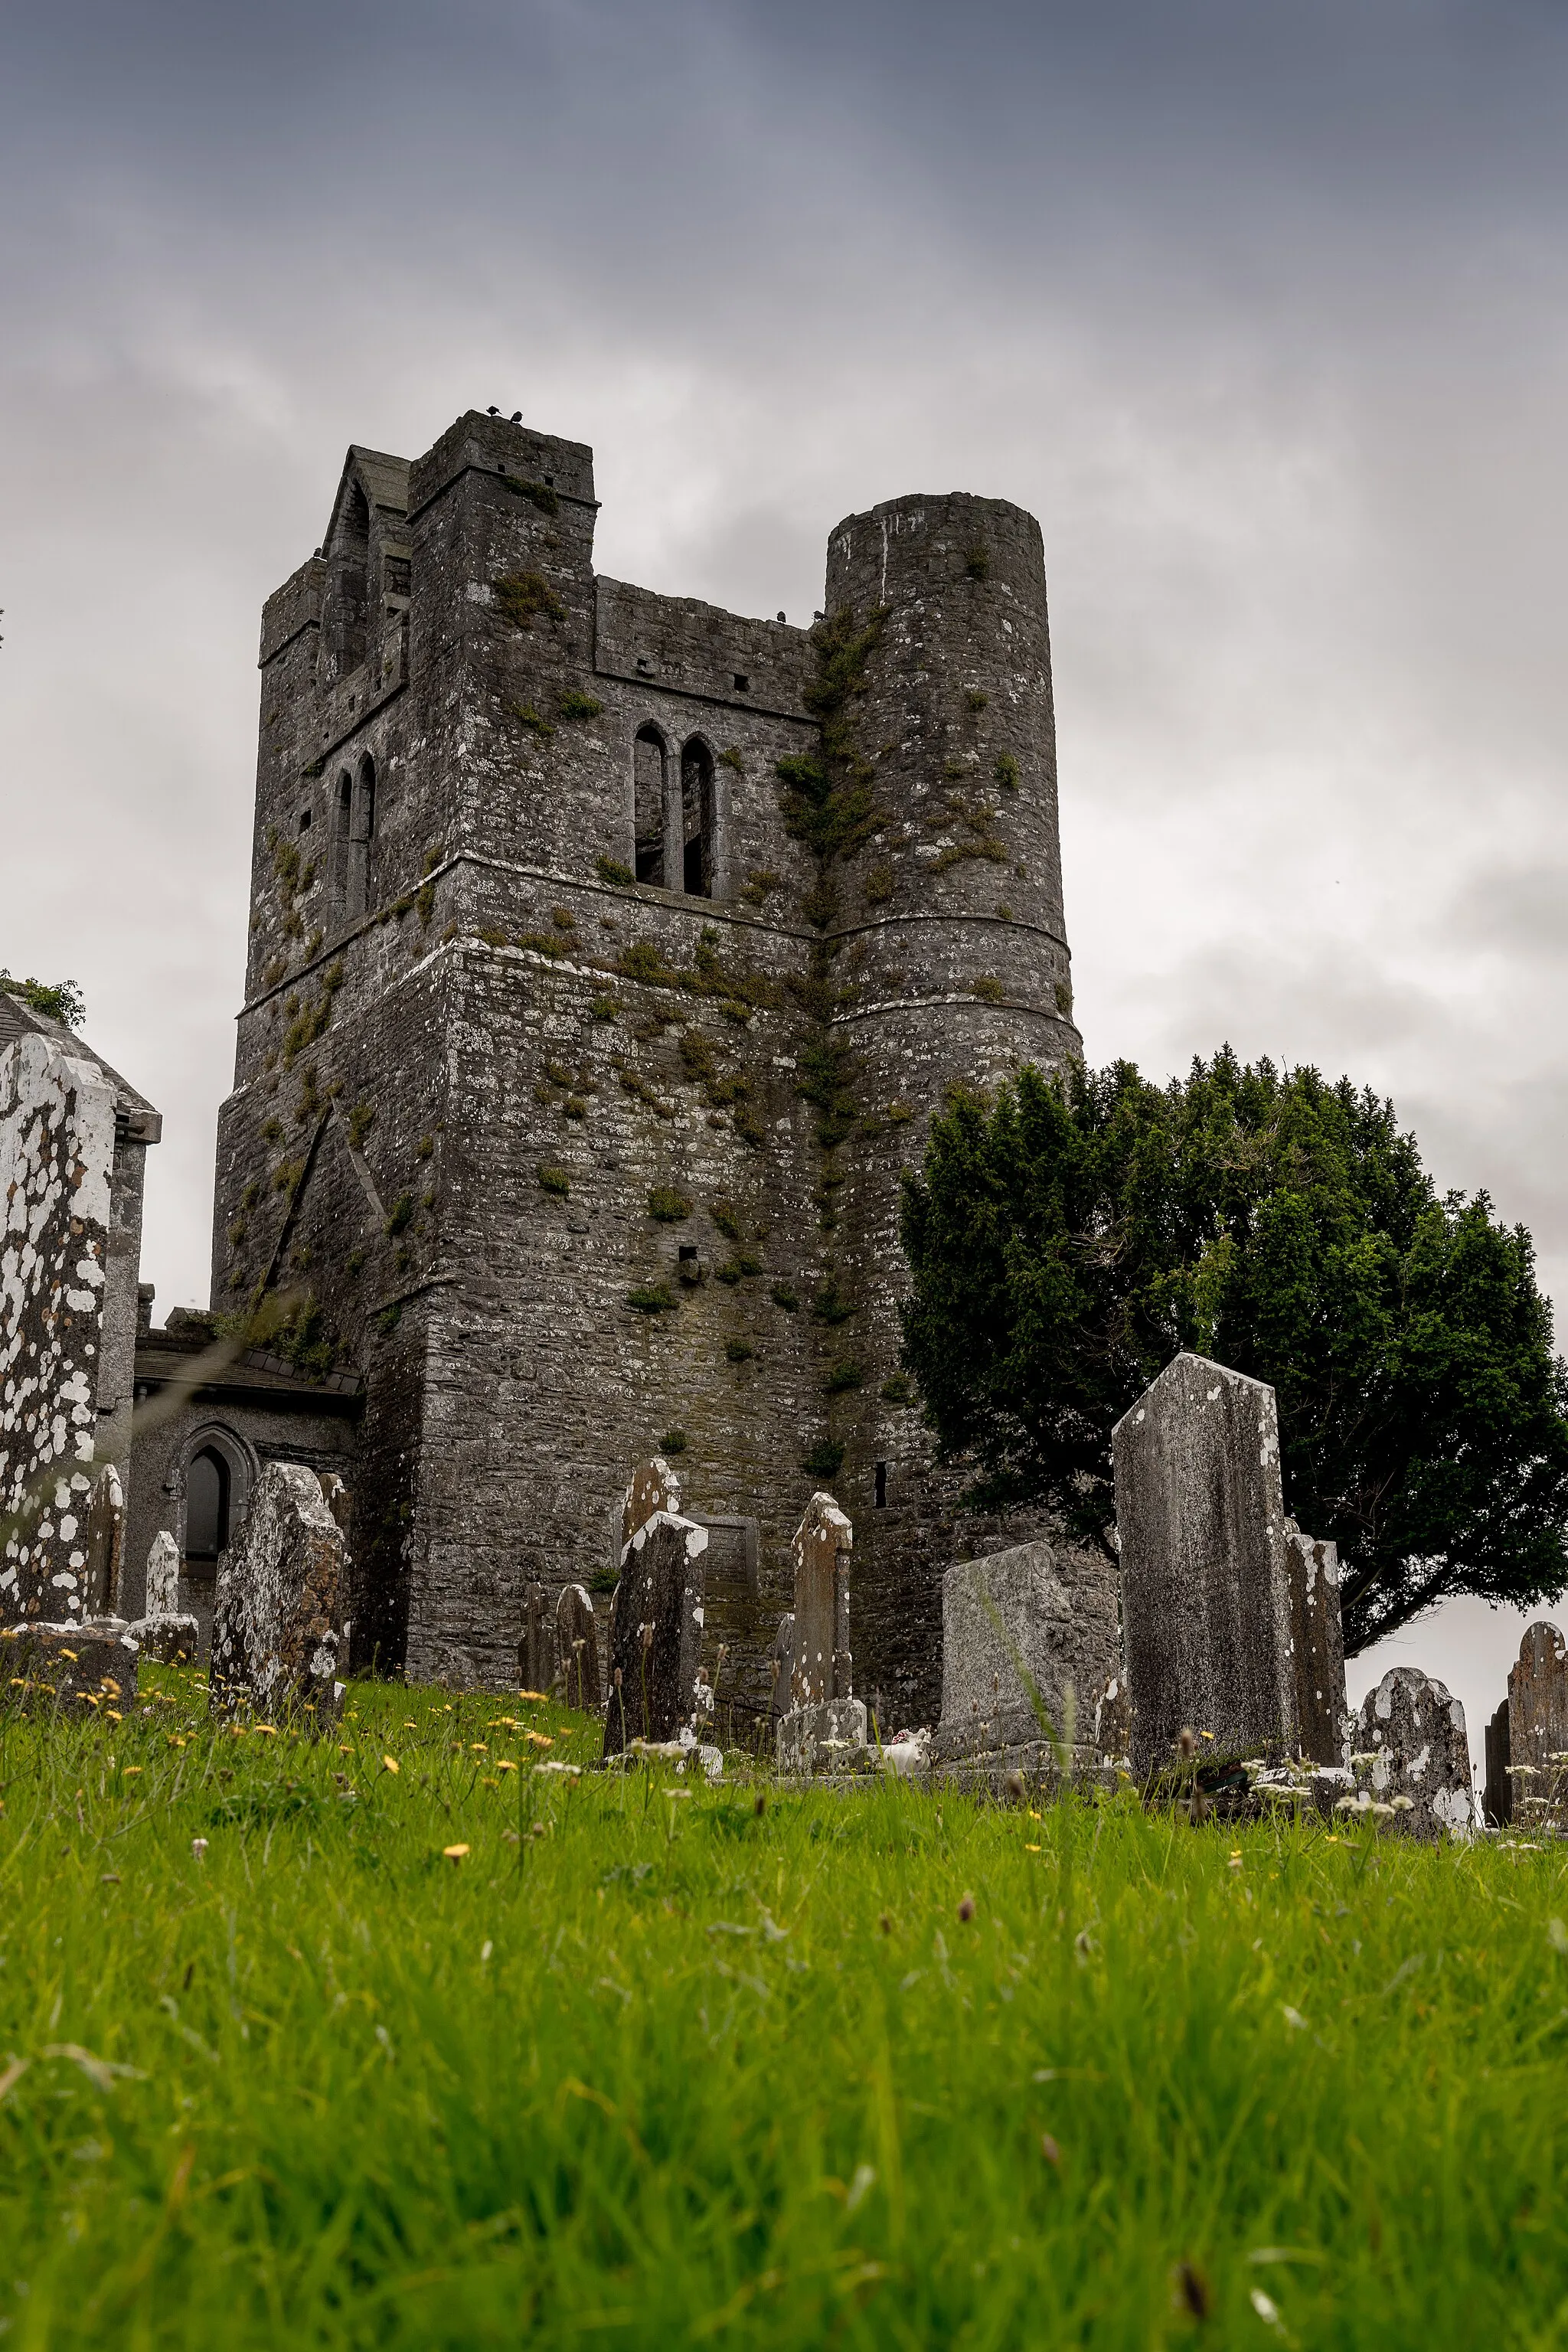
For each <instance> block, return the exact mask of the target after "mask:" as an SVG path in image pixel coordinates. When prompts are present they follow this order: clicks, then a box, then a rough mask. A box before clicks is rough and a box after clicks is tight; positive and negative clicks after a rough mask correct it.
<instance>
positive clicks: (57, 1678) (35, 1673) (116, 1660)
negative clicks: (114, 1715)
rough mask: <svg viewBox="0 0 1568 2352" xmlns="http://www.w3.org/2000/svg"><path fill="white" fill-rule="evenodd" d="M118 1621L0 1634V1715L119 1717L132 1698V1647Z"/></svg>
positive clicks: (11, 1628) (31, 1626)
mask: <svg viewBox="0 0 1568 2352" xmlns="http://www.w3.org/2000/svg"><path fill="white" fill-rule="evenodd" d="M127 1634H128V1628H127V1627H126V1626H124V1625H122V1624H121V1622H120V1621H119V1619H118V1618H113V1617H110V1618H103V1619H100V1621H99V1622H97V1623H96V1624H90V1623H89V1624H76V1623H70V1624H65V1625H45V1624H42V1623H39V1622H36V1621H35V1622H29V1623H27V1624H21V1625H8V1626H6V1627H5V1628H4V1630H0V1711H3V1710H4V1709H5V1707H6V1706H17V1707H20V1708H21V1709H22V1710H23V1711H24V1712H26V1713H28V1714H35V1715H36V1714H38V1713H40V1712H43V1711H46V1710H47V1711H49V1712H53V1711H54V1710H55V1709H57V1708H58V1709H59V1710H60V1711H62V1712H65V1711H68V1712H69V1713H70V1714H72V1715H74V1716H77V1717H82V1716H86V1715H87V1714H89V1712H91V1713H94V1714H102V1713H103V1712H105V1711H106V1710H108V1709H114V1710H116V1711H117V1712H119V1713H124V1712H125V1710H126V1709H127V1708H129V1707H130V1706H132V1705H133V1703H134V1701H135V1698H136V1659H137V1652H136V1645H135V1643H133V1642H132V1641H130V1640H129V1639H128V1638H127Z"/></svg>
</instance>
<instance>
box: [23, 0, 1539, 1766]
mask: <svg viewBox="0 0 1568 2352" xmlns="http://www.w3.org/2000/svg"><path fill="white" fill-rule="evenodd" d="M1565 100H1568V12H1565V11H1563V9H1562V8H1561V6H1560V5H1510V0H1487V5H1484V6H1483V5H1468V6H1466V5H1452V6H1442V5H1419V0H1341V5H1336V0H1314V5H1312V6H1311V7H1310V8H1295V9H1292V8H1288V7H1286V6H1284V5H1278V0H1276V5H1268V0H1236V5H1218V0H1182V5H1172V0H1149V5H1127V4H1126V0H1097V5H1088V0H1084V4H1083V5H1077V6H1071V7H1067V6H1060V5H1050V4H1049V0H1026V5H999V0H964V5H962V6H960V5H952V0H947V5H942V6H940V7H938V6H934V5H928V0H918V4H917V0H910V5H875V0H831V5H826V0H790V5H787V6H785V5H771V6H770V5H760V0H725V4H724V5H721V0H625V5H621V4H620V0H553V5H551V0H512V5H504V0H495V4H494V5H479V0H440V5H433V0H425V5H420V6H414V5H407V0H376V5H374V7H373V6H370V5H344V0H311V5H309V6H306V5H300V0H270V5H267V6H265V7H258V6H254V5H245V6H236V5H225V0H202V5H174V0H171V4H170V5H137V0H113V5H79V0H51V5H48V6H47V7H45V6H43V5H39V0H33V5H30V6H28V5H24V6H19V7H14V8H12V9H10V10H8V11H6V12H5V17H4V25H3V29H0V199H3V206H0V254H3V257H4V258H3V261H0V269H3V273H4V277H3V289H0V290H3V296H4V309H3V311H0V320H3V329H0V401H3V404H4V416H3V425H4V431H3V435H0V516H3V525H4V539H3V544H0V602H3V603H4V604H5V621H4V624H3V626H4V630H5V640H6V642H5V648H4V651H3V652H0V761H3V763H4V764H3V768H0V775H3V777H4V793H5V802H4V811H5V825H4V835H3V839H4V845H5V862H4V867H3V874H4V888H3V894H0V963H5V964H8V965H9V967H10V969H11V970H12V971H19V972H31V973H37V974H38V975H39V976H40V977H44V978H49V979H52V978H57V977H58V976H60V975H62V974H69V975H70V976H72V977H74V978H75V979H76V980H77V981H78V982H79V983H80V985H81V986H82V988H83V990H84V991H85V993H86V997H87V1002H88V1010H89V1020H88V1032H89V1035H90V1036H91V1038H92V1040H93V1042H94V1044H95V1045H97V1046H98V1047H99V1048H100V1050H101V1051H102V1052H103V1053H105V1054H106V1055H108V1056H109V1057H110V1059H111V1060H113V1061H114V1062H116V1063H117V1064H118V1065H119V1066H121V1068H122V1069H123V1070H124V1072H125V1073H126V1075H127V1076H129V1077H131V1078H132V1080H133V1081H134V1082H135V1083H136V1084H137V1085H138V1086H139V1087H142V1090H143V1091H144V1092H145V1093H147V1094H149V1095H151V1096H152V1097H153V1099H154V1100H155V1101H156V1102H157V1103H158V1105H159V1106H160V1108H162V1110H163V1114H164V1122H165V1123H164V1141H163V1145H162V1146H161V1148H160V1149H159V1150H157V1151H156V1152H155V1153H154V1154H153V1165H152V1169H151V1171H150V1181H149V1197H148V1217H147V1237H146V1248H145V1255H144V1261H143V1273H144V1276H147V1277H149V1278H151V1279H152V1280H153V1281H154V1282H155V1283H156V1285H157V1287H158V1299H159V1307H158V1312H159V1317H160V1319H161V1318H162V1315H163V1312H164V1311H165V1310H166V1309H167V1307H169V1306H171V1305H174V1304H179V1303H182V1302H201V1303H205V1297H206V1281H207V1275H206V1267H207V1251H208V1226H209V1214H210V1191H211V1155H212V1144H213V1132H214V1119H215V1114H216V1105H217V1102H218V1100H219V1098H220V1097H221V1096H222V1094H223V1093H224V1091H225V1090H226V1085H227V1083H228V1079H229V1075H230V1069H231V1057H232V1021H233V1014H234V1013H235V1010H236V1008H237V1004H238V1001H239V989H240V981H241V972H242V965H243V945H244V929H245V911H246V892H247V858H248V837H249V824H250V803H251V788H252V776H253V760H254V744H255V721H256V699H257V681H256V675H255V668H254V663H255V652H256V636H257V622H258V607H259V605H260V603H261V600H262V598H263V596H264V595H265V594H266V593H268V590H269V589H271V588H272V587H273V586H275V585H276V584H277V583H278V582H279V581H280V580H281V579H282V578H283V577H284V576H285V575H286V574H287V573H288V572H289V571H291V570H292V569H293V567H294V566H295V565H296V564H297V563H298V562H300V560H301V559H302V558H303V557H304V556H306V555H308V554H309V553H310V550H311V549H312V548H313V547H314V546H315V545H316V543H317V541H319V540H320V538H321V533H322V530H323V529H324V527H325V523H326V519H327V512H328V508H329V505H330V501H331V494H332V490H333V488H334V486H335V483H336V480H337V476H338V471H339V467H340V466H341V463H342V453H343V449H344V447H345V446H346V444H347V443H348V442H349V441H350V440H351V439H353V440H358V441H363V442H367V443H369V444H371V445H372V446H377V447H380V448H384V449H392V450H396V451H399V452H402V453H403V454H405V455H407V456H413V455H416V453H417V452H419V451H420V450H422V449H424V448H426V447H427V446H429V444H430V443H431V442H432V441H433V440H434V439H435V437H436V436H437V434H438V433H439V432H440V431H441V429H442V428H443V427H444V426H445V425H447V423H448V422H449V421H450V419H451V418H452V417H453V416H454V415H457V414H458V412H459V411H460V410H462V409H463V408H466V407H468V406H469V405H478V406H479V407H484V406H486V405H487V404H489V403H490V402H492V401H493V402H496V403H498V404H500V405H501V406H502V407H503V408H505V409H508V410H510V409H513V408H521V410H522V411H523V414H524V415H525V417H526V419H527V421H528V422H529V423H530V424H532V425H540V426H542V427H544V428H546V429H548V430H550V431H553V432H558V433H563V434H566V435H569V436H574V437H576V438H580V439H584V440H587V441H591V442H592V443H593V444H594V445H595V452H596V457H597V471H598V487H599V494H600V496H601V498H602V499H603V500H604V511H603V514H602V515H601V518H600V523H599V538H598V561H599V563H600V567H601V569H603V570H605V571H606V572H614V573H616V574H618V575H620V576H622V577H625V578H630V579H634V580H638V581H641V582H644V583H647V585H650V586H652V587H656V588H660V589H664V590H668V591H673V592H677V593H685V594H689V595H699V596H705V597H709V598H711V599H713V600H714V601H716V602H719V603H721V604H728V605H731V606H732V607H735V608H737V609H739V610H741V611H742V612H752V613H772V612H775V611H777V610H778V609H780V607H783V608H784V609H785V610H787V612H788V613H789V615H790V618H791V619H792V620H803V619H807V618H809V616H810V613H811V611H812V608H813V606H814V605H816V604H818V603H819V602H820V601H821V587H822V566H823V550H824V543H825V540H826V533H827V530H829V528H830V526H831V525H832V524H833V523H834V522H835V521H836V520H837V519H838V518H839V517H840V515H842V514H844V513H845V512H847V511H849V510H851V509H857V508H863V507H866V506H868V505H870V504H871V503H872V502H873V501H875V500H876V499H883V498H887V497H889V496H892V495H894V494H896V493H898V492H900V491H906V490H943V489H948V488H966V489H973V490H978V491H982V492H985V493H989V494H993V495H996V496H1001V497H1006V498H1009V499H1016V500H1018V501H1019V502H1020V503H1022V504H1023V505H1025V506H1026V507H1028V508H1030V509H1032V510H1033V512H1034V513H1036V514H1037V516H1038V517H1039V519H1040V521H1041V524H1042V526H1043V528H1044V531H1045V538H1046V550H1047V567H1048V571H1049V576H1050V584H1051V596H1052V617H1053V637H1054V649H1055V663H1056V683H1057V698H1058V714H1059V725H1060V755H1061V779H1062V786H1061V798H1062V819H1063V828H1064V836H1065V838H1064V851H1065V860H1066V874H1067V888H1068V931H1069V935H1070V938H1071V940H1072V944H1073V948H1074V952H1075V964H1076V980H1077V989H1078V1010H1079V1020H1080V1022H1081V1024H1082V1027H1083V1032H1084V1036H1085V1041H1086V1045H1087V1049H1088V1051H1089V1055H1090V1057H1091V1059H1093V1060H1095V1061H1104V1060H1106V1059H1109V1058H1110V1056H1111V1055H1131V1057H1132V1058H1134V1059H1135V1060H1137V1061H1138V1062H1139V1063H1140V1064H1141V1065H1142V1066H1143V1067H1144V1068H1145V1069H1146V1070H1147V1071H1149V1072H1150V1073H1152V1074H1153V1075H1156V1076H1164V1075H1166V1074H1168V1073H1170V1072H1172V1071H1175V1070H1180V1069H1183V1068H1184V1066H1185V1065H1186V1063H1187V1061H1188V1060H1189V1058H1190V1057H1191V1055H1193V1054H1194V1053H1199V1052H1203V1053H1206V1052H1208V1051H1210V1050H1212V1048H1213V1047H1214V1046H1215V1045H1217V1044H1218V1043H1219V1042H1220V1041H1221V1040H1222V1039H1223V1038H1226V1037H1228V1038H1229V1039H1230V1040H1231V1041H1232V1042H1233V1044H1234V1045H1236V1046H1237V1049H1238V1050H1239V1051H1241V1052H1243V1053H1244V1054H1247V1055H1255V1054H1259V1053H1269V1054H1272V1055H1274V1056H1275V1057H1276V1058H1277V1059H1279V1060H1282V1061H1287V1062H1297V1061H1303V1060H1307V1061H1312V1062H1315V1063H1317V1064H1318V1065H1319V1066H1321V1067H1322V1068H1324V1069H1325V1070H1327V1071H1329V1072H1331V1073H1333V1074H1337V1073H1338V1072H1339V1071H1340V1070H1342V1069H1344V1070H1348V1071H1350V1072H1351V1073H1352V1075H1353V1076H1355V1077H1356V1078H1357V1079H1359V1080H1365V1081H1367V1082H1369V1083H1370V1084H1372V1085H1373V1086H1374V1087H1378V1088H1380V1089H1383V1090H1384V1091H1386V1092H1388V1093H1389V1094H1391V1095H1392V1096H1393V1097H1394V1102H1395V1105H1396V1107H1397V1108H1398V1110H1399V1112H1400V1113H1401V1115H1402V1117H1403V1118H1405V1120H1406V1122H1407V1123H1408V1124H1410V1125H1411V1126H1413V1127H1414V1128H1415V1131H1416V1133H1417V1134H1418V1135H1419V1137H1420V1139H1421V1141H1422V1143H1423V1145H1424V1147H1425V1149H1426V1154H1427V1158H1428V1160H1429V1162H1430V1164H1431V1165H1432V1166H1433V1168H1434V1169H1435V1171H1436V1174H1437V1177H1438V1179H1439V1181H1442V1182H1443V1183H1445V1184H1454V1185H1458V1186H1462V1187H1464V1188H1466V1189H1474V1188H1477V1187H1479V1186H1484V1187H1486V1188H1487V1190H1488V1191H1489V1192H1490V1193H1491V1194H1492V1196H1493V1198H1494V1200H1495V1202H1496V1203H1497V1205H1498V1208H1499V1209H1500V1212H1502V1213H1504V1214H1506V1215H1507V1216H1509V1217H1510V1218H1521V1219H1523V1220H1524V1221H1526V1222H1527V1223H1529V1224H1530V1225H1531V1228H1532V1229H1533V1231H1534V1233H1535V1234H1536V1236H1537V1240H1538V1244H1539V1247H1540V1251H1541V1256H1542V1272H1543V1276H1544V1278H1545V1279H1546V1281H1547V1282H1548V1283H1549V1284H1550V1285H1551V1286H1552V1289H1553V1291H1554V1293H1555V1295H1556V1296H1557V1297H1558V1298H1559V1299H1560V1300H1565V1301H1568V1200H1565V1197H1564V1187H1563V1182H1562V1181H1561V1174H1560V1171H1561V1168H1562V1163H1563V1150H1564V1144H1565V1142H1568V1085H1565V1081H1568V1028H1565V1023H1564V1012H1565V1009H1568V989H1565V985H1564V983H1565V979H1568V933H1565V930H1564V926H1563V919H1562V910H1563V905H1564V900H1565V895H1568V796H1565V794H1564V790H1563V782H1564V772H1565V763H1568V723H1565V722H1568V668H1565V665H1564V662H1563V654H1562V647H1561V640H1562V636H1563V594H1562V589H1561V585H1560V580H1559V573H1560V570H1561V565H1562V553H1561V551H1562V548H1563V541H1564V538H1565V536H1568V532H1565V523H1568V511H1565V509H1568V461H1565V459H1564V456H1563V434H1564V420H1565V419H1568V302H1565V300H1564V296H1565V293H1568V285H1565V279H1568V141H1565V139H1564V136H1563V119H1564V101H1565ZM1472 1614H1473V1612H1472ZM1481 1614H1482V1617H1483V1618H1484V1616H1485V1612H1481ZM1508 1633H1510V1629H1509V1628H1505V1627H1503V1626H1501V1625H1500V1624H1498V1623H1497V1622H1496V1621H1491V1620H1487V1621H1486V1622H1484V1623H1483V1624H1482V1625H1481V1627H1480V1629H1479V1632H1478V1631H1477V1630H1476V1629H1475V1627H1473V1626H1472V1625H1470V1623H1469V1622H1468V1618H1467V1617H1466V1615H1465V1612H1462V1611H1461V1612H1459V1614H1458V1617H1456V1618H1452V1619H1451V1620H1450V1621H1449V1622H1448V1623H1447V1625H1437V1626H1436V1627H1432V1626H1428V1627H1424V1628H1422V1629H1420V1632H1419V1633H1418V1634H1417V1636H1415V1637H1414V1649H1413V1650H1411V1651H1407V1652H1406V1653H1405V1654H1406V1655H1413V1654H1419V1656H1420V1658H1421V1660H1422V1661H1423V1662H1424V1663H1434V1664H1438V1665H1443V1664H1448V1665H1450V1666H1453V1665H1454V1663H1455V1661H1456V1660H1458V1659H1462V1658H1467V1657H1468V1658H1469V1659H1471V1660H1472V1661H1473V1659H1474V1657H1475V1655H1476V1654H1477V1643H1478V1642H1479V1643H1480V1646H1481V1649H1482V1650H1485V1651H1486V1654H1487V1656H1488V1658H1489V1659H1490V1658H1491V1654H1492V1651H1493V1650H1495V1651H1496V1654H1497V1656H1498V1657H1503V1656H1505V1654H1506V1651H1507V1648H1508V1641H1507V1640H1506V1639H1505V1638H1504V1637H1505V1635H1506V1634H1508ZM1512 1638H1514V1639H1516V1638H1517V1636H1516V1635H1514V1636H1513V1637H1512ZM1488 1643H1490V1644H1491V1648H1490V1649H1488V1647H1487V1645H1488ZM1450 1652H1451V1653H1452V1654H1451V1655H1450ZM1368 1663H1370V1661H1369V1662H1368ZM1471 1671H1472V1673H1474V1672H1476V1671H1479V1670H1476V1669H1474V1668H1473V1665H1472V1668H1471ZM1499 1672H1500V1670H1498V1669H1497V1668H1496V1667H1495V1665H1493V1664H1489V1667H1488V1676H1489V1679H1488V1680H1487V1682H1486V1688H1487V1690H1488V1692H1489V1694H1490V1696H1489V1698H1488V1704H1489V1705H1490V1704H1495V1699H1496V1696H1499V1695H1500V1693H1499V1691H1497V1690H1494V1689H1493V1688H1492V1685H1493V1684H1494V1683H1496V1682H1497V1681H1498V1679H1499ZM1463 1681H1464V1675H1463V1674H1462V1673H1458V1679H1457V1685H1456V1686H1459V1685H1460V1684H1462V1683H1463ZM1352 1686H1353V1687H1354V1689H1355V1691H1356V1695H1357V1696H1359V1692H1360V1688H1361V1686H1362V1670H1361V1669H1352ZM1480 1687H1481V1685H1480V1684H1479V1683H1477V1684H1476V1685H1475V1688H1476V1689H1477V1690H1478V1691H1479V1689H1480ZM1465 1695H1466V1696H1467V1698H1468V1701H1469V1703H1470V1706H1471V1712H1472V1717H1473V1716H1474V1712H1475V1708H1476V1706H1477V1704H1478V1703H1479V1702H1478V1700H1477V1698H1475V1697H1474V1696H1472V1695H1471V1691H1470V1689H1469V1688H1467V1689H1466V1691H1465ZM1471 1730H1472V1736H1473V1738H1476V1739H1477V1740H1478V1741H1479V1725H1478V1724H1477V1723H1476V1722H1475V1721H1474V1720H1472V1724H1471Z"/></svg>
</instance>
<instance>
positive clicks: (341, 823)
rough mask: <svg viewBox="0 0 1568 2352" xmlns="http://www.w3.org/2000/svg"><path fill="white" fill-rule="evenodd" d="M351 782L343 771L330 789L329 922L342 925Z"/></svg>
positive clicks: (345, 897) (347, 880)
mask: <svg viewBox="0 0 1568 2352" xmlns="http://www.w3.org/2000/svg"><path fill="white" fill-rule="evenodd" d="M353 796H354V788H353V777H352V776H351V775H350V774H349V772H348V770H347V769H346V768H345V769H344V770H343V772H342V775H341V776H340V777H339V778H338V781H337V782H336V783H335V784H334V785H333V787H332V802H331V835H330V841H329V854H328V867H329V882H330V887H331V894H332V897H331V906H332V920H333V922H334V923H341V922H342V919H343V908H344V906H345V905H346V903H347V900H348V890H349V818H350V814H351V812H352V809H353Z"/></svg>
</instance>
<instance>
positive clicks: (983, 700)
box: [963, 686, 991, 710]
mask: <svg viewBox="0 0 1568 2352" xmlns="http://www.w3.org/2000/svg"><path fill="white" fill-rule="evenodd" d="M990 699H991V697H990V696H989V695H988V694H982V693H981V691H980V689H979V688H978V687H973V686H972V687H971V688H970V689H969V692H968V693H967V694H966V695H965V696H964V698H963V700H964V706H965V708H966V709H970V710H984V708H985V706H986V704H987V703H988V702H989V701H990Z"/></svg>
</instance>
